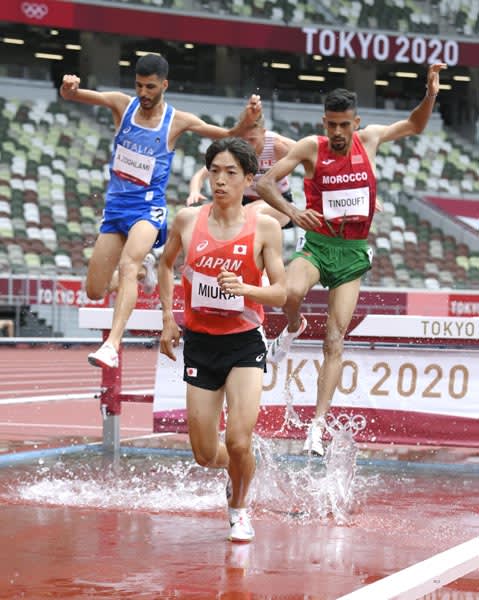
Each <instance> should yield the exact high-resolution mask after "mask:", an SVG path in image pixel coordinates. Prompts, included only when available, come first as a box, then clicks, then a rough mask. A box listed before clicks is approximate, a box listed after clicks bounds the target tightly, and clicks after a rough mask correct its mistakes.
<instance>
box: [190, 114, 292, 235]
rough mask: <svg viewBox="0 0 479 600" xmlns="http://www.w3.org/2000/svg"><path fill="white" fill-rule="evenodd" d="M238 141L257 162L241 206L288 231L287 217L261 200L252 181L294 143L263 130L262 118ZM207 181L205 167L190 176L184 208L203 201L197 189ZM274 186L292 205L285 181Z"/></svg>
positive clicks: (287, 183)
mask: <svg viewBox="0 0 479 600" xmlns="http://www.w3.org/2000/svg"><path fill="white" fill-rule="evenodd" d="M241 137H242V138H243V139H244V140H246V141H247V142H248V144H250V145H251V146H252V147H253V148H254V151H255V152H256V156H257V158H258V172H257V173H256V175H255V178H254V181H253V183H252V184H251V185H250V186H248V187H247V188H246V190H245V193H244V196H243V205H245V206H246V205H247V204H251V205H252V206H253V207H254V208H255V210H259V211H261V212H263V213H265V214H267V215H271V216H272V217H274V218H275V219H277V221H279V224H280V225H281V227H283V229H284V228H286V227H292V226H293V223H292V222H291V220H290V219H289V217H287V216H286V215H285V214H284V213H282V212H281V211H279V210H276V209H275V208H273V207H272V206H270V205H269V204H267V203H266V202H265V201H264V200H262V199H261V197H260V195H259V194H258V190H257V189H256V181H257V180H258V179H259V178H260V177H261V175H264V173H266V172H267V171H268V169H270V168H271V167H272V166H273V165H274V164H276V163H277V162H278V160H280V159H281V158H283V157H284V156H286V154H288V152H289V150H291V148H292V147H293V146H294V144H295V141H294V140H292V139H290V138H287V137H285V136H284V135H280V134H279V133H275V132H273V131H269V130H267V129H266V128H265V123H264V115H261V116H260V117H259V118H258V119H257V120H256V121H255V123H254V125H253V126H252V127H251V128H250V129H249V130H248V131H247V132H246V133H245V134H244V135H242V136H241ZM207 178H208V169H207V168H206V167H202V168H201V169H199V170H198V171H197V172H196V173H195V174H194V175H193V177H192V178H191V181H190V194H189V196H188V198H187V200H186V205H187V206H191V205H192V204H197V203H199V202H202V201H205V200H207V197H206V196H204V195H203V194H202V193H201V188H202V187H203V184H204V183H205V181H206V180H207ZM277 185H278V189H279V191H280V193H281V195H282V196H283V198H284V199H285V200H286V201H287V202H293V195H292V193H291V188H290V185H289V179H288V177H283V179H281V180H280V181H278V183H277Z"/></svg>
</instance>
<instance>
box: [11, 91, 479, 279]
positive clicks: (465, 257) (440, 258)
mask: <svg viewBox="0 0 479 600" xmlns="http://www.w3.org/2000/svg"><path fill="white" fill-rule="evenodd" d="M201 117H202V118H204V119H206V120H208V121H210V122H214V123H216V124H218V125H225V126H229V125H231V122H232V120H234V117H232V116H227V117H222V116H218V115H208V114H203V115H201ZM273 127H274V129H275V130H276V131H279V132H281V133H284V134H285V135H289V136H291V137H294V138H299V137H303V136H305V135H309V134H311V133H313V132H314V127H313V125H311V124H308V123H299V122H296V121H293V122H291V121H279V120H278V121H276V122H275V123H274V125H273ZM111 139H112V122H111V117H110V113H109V111H108V110H106V109H100V110H97V111H91V110H85V109H83V108H79V107H78V106H77V105H73V104H68V103H65V102H49V103H48V102H46V101H44V100H35V101H25V100H11V99H9V100H6V99H1V98H0V148H1V150H0V153H1V155H0V235H1V238H2V242H1V243H0V266H1V268H2V271H3V272H10V273H12V274H29V275H39V274H41V275H62V274H74V275H83V274H84V273H85V270H86V266H87V264H88V259H89V257H90V255H91V251H92V246H93V243H94V240H95V237H96V232H97V227H98V222H99V218H100V216H101V211H102V208H103V190H104V187H105V183H106V181H107V178H108V161H109V156H110V144H111ZM208 144H209V142H208V140H204V139H203V140H202V139H200V138H199V137H197V136H193V135H191V134H188V135H185V136H183V138H182V139H181V143H180V145H179V146H178V148H177V152H176V155H175V158H174V162H173V168H172V175H171V178H170V184H169V188H168V201H169V206H170V214H169V219H170V220H171V219H172V218H173V216H174V215H175V213H176V211H177V210H178V208H179V207H181V206H183V205H184V201H185V199H186V197H187V195H188V182H189V179H190V178H191V176H192V174H193V173H194V172H195V170H196V169H198V168H199V166H200V165H201V164H202V161H203V153H204V151H205V149H206V147H207V146H208ZM478 158H479V157H478V152H477V148H476V149H474V147H472V146H471V147H468V146H467V145H466V144H465V143H464V142H463V140H460V139H459V138H457V137H454V136H452V135H451V134H449V133H447V132H445V131H434V132H431V133H428V134H425V135H422V136H419V137H417V138H406V139H405V140H403V141H401V142H395V143H391V144H386V145H384V146H382V147H381V151H380V153H379V155H378V158H377V171H378V178H379V181H380V186H379V190H380V197H381V198H382V200H383V202H384V208H383V210H382V212H380V213H378V214H377V215H376V216H375V219H374V223H373V228H372V231H371V244H372V246H373V248H374V251H375V254H376V259H375V261H374V263H373V269H372V270H371V272H370V273H369V274H368V276H367V277H366V279H365V284H366V285H369V286H384V287H391V286H396V287H398V286H399V287H405V286H407V287H416V288H418V287H426V288H429V289H436V288H440V287H458V288H472V289H476V288H479V258H478V256H479V255H478V254H477V252H476V250H479V248H470V247H469V245H468V244H467V243H464V240H462V239H461V231H460V225H458V223H455V224H454V227H453V226H452V225H451V227H452V229H451V228H450V229H449V230H448V228H447V227H437V226H435V225H434V224H432V222H431V221H430V220H428V218H427V216H425V214H424V210H425V207H422V206H421V204H420V203H419V204H418V203H417V202H416V204H415V206H414V209H413V208H412V205H413V201H412V199H413V198H415V197H418V195H419V196H420V193H422V192H425V191H427V192H438V193H440V192H442V193H445V194H452V195H457V196H464V195H465V194H469V195H471V196H474V195H475V197H479V178H478V176H477V173H478V170H479V169H478ZM291 185H292V190H293V196H294V199H295V202H296V203H297V204H298V205H299V206H302V205H303V203H304V197H303V192H302V187H303V184H302V178H301V175H300V174H299V173H295V174H293V176H292V179H291ZM445 218H448V217H447V215H446V216H445ZM296 238H297V231H296V230H295V229H292V230H285V257H286V258H287V257H288V256H289V255H290V253H291V250H292V249H293V247H294V245H295V243H296Z"/></svg>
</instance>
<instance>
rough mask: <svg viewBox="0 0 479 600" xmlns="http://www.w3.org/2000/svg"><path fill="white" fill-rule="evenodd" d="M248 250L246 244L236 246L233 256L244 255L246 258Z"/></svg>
mask: <svg viewBox="0 0 479 600" xmlns="http://www.w3.org/2000/svg"><path fill="white" fill-rule="evenodd" d="M246 249H247V246H246V244H235V245H234V247H233V254H242V255H243V256H245V255H246Z"/></svg>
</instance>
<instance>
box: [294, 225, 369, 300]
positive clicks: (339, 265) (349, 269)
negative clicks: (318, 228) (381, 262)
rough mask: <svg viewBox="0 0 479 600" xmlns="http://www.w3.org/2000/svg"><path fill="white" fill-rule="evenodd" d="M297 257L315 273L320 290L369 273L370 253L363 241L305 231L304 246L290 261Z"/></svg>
mask: <svg viewBox="0 0 479 600" xmlns="http://www.w3.org/2000/svg"><path fill="white" fill-rule="evenodd" d="M298 257H301V258H304V259H305V260H307V261H309V262H310V263H311V264H312V265H314V266H315V267H316V268H317V269H318V271H319V280H320V282H321V285H322V286H323V287H325V288H329V289H333V288H337V287H339V286H340V285H342V284H343V283H348V281H353V280H354V279H358V277H361V275H364V273H366V271H369V269H370V268H371V262H372V258H373V251H372V250H371V248H370V247H369V246H368V241H367V240H345V239H344V238H341V237H329V236H327V235H321V234H320V233H316V232H315V231H307V232H306V235H305V242H304V245H303V246H302V247H301V248H298V249H297V250H296V252H295V253H294V254H293V259H295V258H298Z"/></svg>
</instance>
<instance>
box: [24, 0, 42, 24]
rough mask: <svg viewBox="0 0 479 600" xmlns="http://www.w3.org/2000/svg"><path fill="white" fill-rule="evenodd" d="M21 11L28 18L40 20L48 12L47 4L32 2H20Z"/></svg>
mask: <svg viewBox="0 0 479 600" xmlns="http://www.w3.org/2000/svg"><path fill="white" fill-rule="evenodd" d="M21 8H22V12H23V14H24V15H25V16H26V17H27V18H28V19H37V20H38V21H41V20H42V19H43V18H44V17H46V16H47V14H48V6H47V5H46V4H37V3H33V2H22V4H21Z"/></svg>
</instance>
